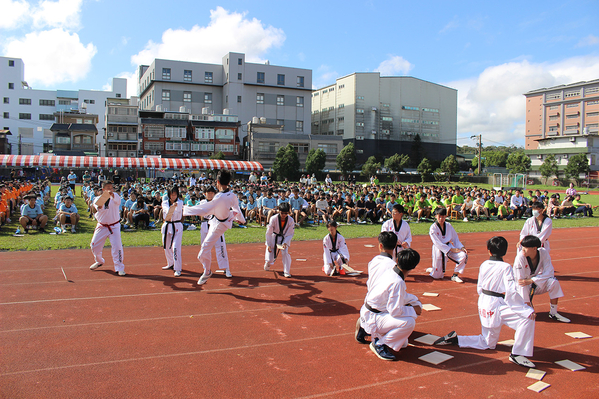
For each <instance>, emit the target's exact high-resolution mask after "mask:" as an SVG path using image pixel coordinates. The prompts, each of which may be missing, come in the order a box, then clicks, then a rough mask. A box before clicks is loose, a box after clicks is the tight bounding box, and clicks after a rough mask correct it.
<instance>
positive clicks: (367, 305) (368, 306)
mask: <svg viewBox="0 0 599 399" xmlns="http://www.w3.org/2000/svg"><path fill="white" fill-rule="evenodd" d="M364 306H366V309H368V310H370V311H371V312H372V313H381V311H380V310H378V309H375V308H373V307H372V306H370V305H369V304H368V303H364Z"/></svg>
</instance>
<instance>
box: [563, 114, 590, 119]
mask: <svg viewBox="0 0 599 399" xmlns="http://www.w3.org/2000/svg"><path fill="white" fill-rule="evenodd" d="M587 116H588V114H587ZM574 118H578V114H572V115H566V119H574Z"/></svg>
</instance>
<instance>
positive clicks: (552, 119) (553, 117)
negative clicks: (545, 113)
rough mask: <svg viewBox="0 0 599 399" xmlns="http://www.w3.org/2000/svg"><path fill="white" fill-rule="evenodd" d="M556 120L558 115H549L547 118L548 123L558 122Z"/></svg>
mask: <svg viewBox="0 0 599 399" xmlns="http://www.w3.org/2000/svg"><path fill="white" fill-rule="evenodd" d="M558 119H559V115H550V116H549V120H550V121H556V120H558Z"/></svg>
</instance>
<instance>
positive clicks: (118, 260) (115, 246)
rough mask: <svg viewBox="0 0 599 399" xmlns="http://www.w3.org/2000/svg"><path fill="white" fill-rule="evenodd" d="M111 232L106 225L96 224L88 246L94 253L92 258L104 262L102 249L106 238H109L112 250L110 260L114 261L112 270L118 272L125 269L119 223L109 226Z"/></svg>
mask: <svg viewBox="0 0 599 399" xmlns="http://www.w3.org/2000/svg"><path fill="white" fill-rule="evenodd" d="M110 229H111V230H112V234H111V233H110V230H108V227H104V226H102V225H101V224H98V225H96V229H95V230H94V236H93V237H92V241H91V243H90V244H89V246H90V247H91V249H92V253H93V254H94V260H95V261H96V262H98V263H101V264H104V258H103V257H102V249H103V248H104V243H105V242H106V239H107V238H108V239H110V247H111V248H110V250H111V252H112V262H113V263H114V270H115V271H117V272H120V271H121V270H125V265H124V264H123V258H124V254H123V243H122V242H121V224H120V223H117V224H115V225H114V226H110Z"/></svg>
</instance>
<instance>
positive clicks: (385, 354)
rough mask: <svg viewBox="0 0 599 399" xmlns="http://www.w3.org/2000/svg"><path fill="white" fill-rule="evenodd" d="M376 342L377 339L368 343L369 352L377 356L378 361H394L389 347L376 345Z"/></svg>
mask: <svg viewBox="0 0 599 399" xmlns="http://www.w3.org/2000/svg"><path fill="white" fill-rule="evenodd" d="M378 341H379V339H378V338H375V339H374V341H372V342H371V343H370V350H371V351H372V352H373V353H374V354H375V355H377V356H378V358H379V359H382V360H390V361H393V360H396V359H395V356H394V355H393V354H392V353H391V351H390V349H389V347H388V346H387V345H385V344H380V345H378V344H377V342H378Z"/></svg>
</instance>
